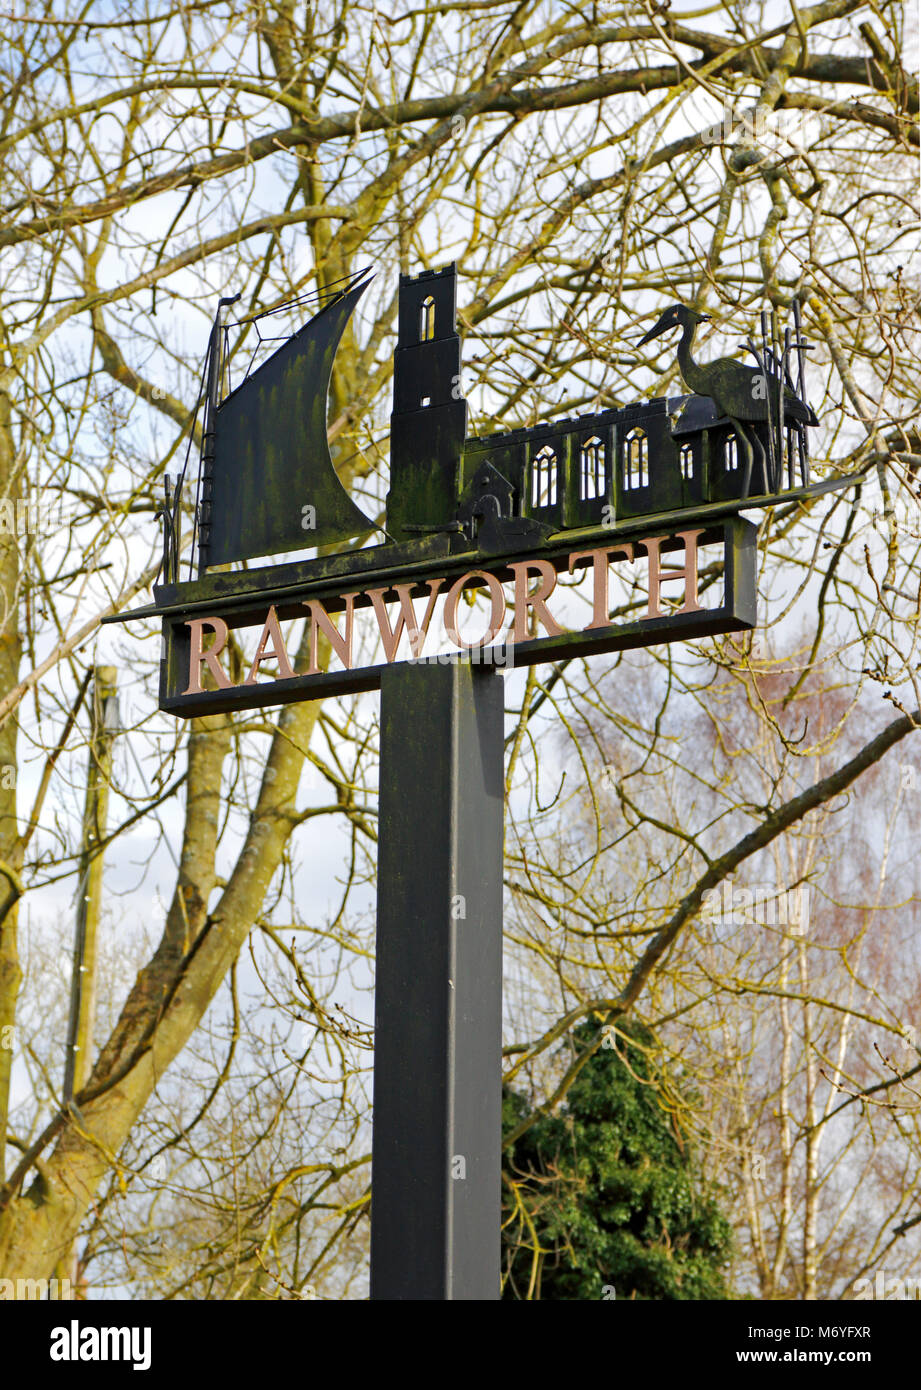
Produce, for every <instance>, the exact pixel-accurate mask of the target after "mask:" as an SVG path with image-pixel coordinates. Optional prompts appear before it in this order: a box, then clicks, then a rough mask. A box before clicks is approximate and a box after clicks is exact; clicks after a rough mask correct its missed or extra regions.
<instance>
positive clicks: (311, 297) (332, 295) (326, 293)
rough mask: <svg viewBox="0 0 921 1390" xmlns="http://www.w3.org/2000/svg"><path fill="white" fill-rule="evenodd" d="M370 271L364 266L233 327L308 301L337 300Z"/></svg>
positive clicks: (237, 322)
mask: <svg viewBox="0 0 921 1390" xmlns="http://www.w3.org/2000/svg"><path fill="white" fill-rule="evenodd" d="M370 270H371V266H370V265H366V266H365V267H364V269H363V270H358V271H356V272H355V273H354V275H340V276H339V278H338V279H336V280H330V282H329V284H328V286H327V287H326V289H323V290H308V291H307V292H306V293H305V294H302V295H297V296H296V297H295V298H294V299H286V300H285V302H284V303H283V304H276V305H275V307H274V308H273V309H262V310H261V311H260V312H259V313H258V314H250V315H249V316H248V317H247V318H245V319H235V320H234V326H235V327H237V328H239V327H242V326H243V325H244V324H247V323H258V321H259V320H260V319H265V318H270V317H271V316H272V314H281V313H284V311H285V310H286V309H294V308H297V306H298V305H299V304H305V303H307V302H308V301H319V300H333V299H339V298H341V296H342V295H343V294H345V293H347V291H348V290H349V289H351V287H352V286H353V285H356V284H357V283H358V282H359V280H362V279H364V277H365V276H366V275H367V274H368V273H369V271H370ZM337 285H345V286H346V288H345V289H336V286H337ZM289 336H290V335H289ZM265 341H266V342H271V341H272V339H269V338H267V339H266V340H265Z"/></svg>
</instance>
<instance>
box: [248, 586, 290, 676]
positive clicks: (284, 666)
mask: <svg viewBox="0 0 921 1390" xmlns="http://www.w3.org/2000/svg"><path fill="white" fill-rule="evenodd" d="M270 637H271V639H272V649H271V651H268V652H267V651H266V649H265V644H266V642H268V640H269V638H270ZM273 657H274V659H275V660H276V661H277V662H278V675H277V676H276V678H275V679H276V680H289V679H290V678H291V676H293V675H294V672H293V671H292V670H291V662H290V661H289V660H288V653H287V651H286V650H285V639H284V638H283V637H282V635H281V628H280V626H279V623H278V614H277V613H276V612H275V605H274V604H272V606H271V607H270V608H269V611H268V614H267V616H266V620H265V626H264V627H263V629H262V636H261V637H260V638H259V646H258V647H257V648H256V655H255V656H254V658H253V664H252V666H251V667H250V668H249V675H248V676H247V677H246V680H245V681H244V682H243V684H244V685H255V684H256V677H257V676H258V674H259V666H260V664H261V662H263V661H271V660H272V658H273Z"/></svg>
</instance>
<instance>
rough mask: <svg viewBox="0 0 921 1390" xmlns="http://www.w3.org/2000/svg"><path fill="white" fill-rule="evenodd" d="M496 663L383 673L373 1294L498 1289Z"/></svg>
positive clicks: (499, 804) (405, 667)
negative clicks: (488, 666)
mask: <svg viewBox="0 0 921 1390" xmlns="http://www.w3.org/2000/svg"><path fill="white" fill-rule="evenodd" d="M503 706H504V687H503V680H502V676H501V675H500V674H499V673H498V671H496V670H495V669H494V668H487V667H483V666H476V665H471V664H469V663H468V662H453V663H452V664H450V665H435V664H432V665H428V664H425V663H422V664H418V665H416V664H401V665H395V666H392V667H389V668H388V669H387V670H386V671H385V672H384V674H383V677H382V681H381V755H380V841H379V848H378V894H377V902H378V909H377V980H376V998H375V1010H374V1012H375V1054H374V1137H373V1155H372V1201H371V1297H372V1299H375V1300H377V1299H497V1298H498V1297H499V1224H500V1161H501V1109H502V1090H501V1043H502V1028H501V1022H502V1019H501V1015H502V826H503V807H504V796H503V793H504V786H503Z"/></svg>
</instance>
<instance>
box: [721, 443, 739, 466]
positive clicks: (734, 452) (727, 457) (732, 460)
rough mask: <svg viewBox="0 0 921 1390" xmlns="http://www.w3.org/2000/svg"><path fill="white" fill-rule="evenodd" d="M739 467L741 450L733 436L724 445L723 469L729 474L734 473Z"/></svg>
mask: <svg viewBox="0 0 921 1390" xmlns="http://www.w3.org/2000/svg"><path fill="white" fill-rule="evenodd" d="M738 466H739V450H738V447H737V445H736V437H735V435H734V434H731V435H730V436H729V438H728V439H727V440H726V443H725V444H724V445H723V467H724V468H725V469H726V472H727V473H734V472H735V470H736V469H737V468H738Z"/></svg>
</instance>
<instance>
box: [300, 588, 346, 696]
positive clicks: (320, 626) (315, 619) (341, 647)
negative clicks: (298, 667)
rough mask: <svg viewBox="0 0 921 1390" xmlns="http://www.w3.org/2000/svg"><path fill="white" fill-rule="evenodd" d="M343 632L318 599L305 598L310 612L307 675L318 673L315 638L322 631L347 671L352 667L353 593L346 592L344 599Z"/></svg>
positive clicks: (306, 606)
mask: <svg viewBox="0 0 921 1390" xmlns="http://www.w3.org/2000/svg"><path fill="white" fill-rule="evenodd" d="M343 601H344V603H345V632H344V633H342V632H340V631H339V629H338V628H337V627H336V624H335V623H334V622H333V620H332V618H331V617H330V616H329V614H328V613H327V611H326V609H325V608H324V607H323V605H322V603H321V602H320V601H319V599H313V598H309V599H307V601H306V603H305V605H304V607H305V608H306V609H307V610H308V612H309V613H310V666H309V667H308V670H307V674H308V676H316V675H318V674H319V671H320V667H319V665H318V664H317V639H318V633H319V632H320V631H322V632H323V635H324V637H326V638H328V639H329V644H330V646H331V647H332V649H333V651H334V652H335V653H336V655H337V656H338V658H339V660H340V661H341V662H342V664H343V666H344V667H345V669H346V670H347V671H351V669H352V619H353V617H354V616H355V595H354V594H346V596H345V599H344V600H343Z"/></svg>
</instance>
